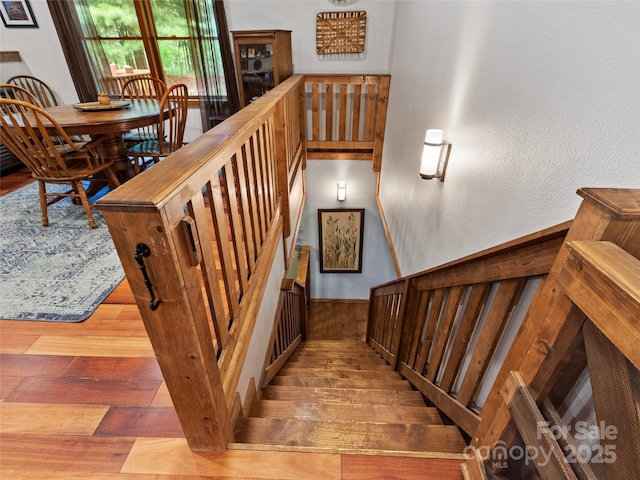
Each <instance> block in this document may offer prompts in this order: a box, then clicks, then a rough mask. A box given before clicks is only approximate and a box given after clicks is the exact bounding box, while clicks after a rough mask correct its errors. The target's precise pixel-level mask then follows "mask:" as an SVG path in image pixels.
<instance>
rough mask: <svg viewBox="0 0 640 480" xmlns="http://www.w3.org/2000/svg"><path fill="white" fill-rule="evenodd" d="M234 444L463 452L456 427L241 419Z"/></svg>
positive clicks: (460, 437)
mask: <svg viewBox="0 0 640 480" xmlns="http://www.w3.org/2000/svg"><path fill="white" fill-rule="evenodd" d="M235 438H236V441H237V442H241V443H253V444H264V445H288V446H304V447H320V448H343V449H370V450H394V451H403V452H443V453H462V451H463V449H464V448H465V446H466V444H465V442H464V440H463V438H462V435H461V434H460V432H459V430H458V429H457V427H455V426H452V425H422V424H403V423H388V424H381V423H359V422H319V421H310V420H290V419H289V420H287V419H281V418H253V417H248V418H247V417H240V418H238V421H237V422H236V428H235Z"/></svg>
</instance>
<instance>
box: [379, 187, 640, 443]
mask: <svg viewBox="0 0 640 480" xmlns="http://www.w3.org/2000/svg"><path fill="white" fill-rule="evenodd" d="M578 193H579V194H580V195H581V196H582V197H583V198H584V200H583V202H582V205H581V207H580V209H579V211H578V213H577V215H576V217H575V219H574V220H573V221H572V222H571V224H570V228H569V229H568V230H566V227H567V225H566V224H565V225H563V226H560V227H557V228H552V229H550V230H547V231H543V232H540V233H538V234H534V235H532V236H529V237H525V238H523V239H521V240H519V241H514V242H510V243H508V244H505V245H503V246H500V247H496V248H494V249H490V250H489V251H485V252H481V253H479V254H476V255H473V256H471V257H467V258H465V259H462V260H459V261H456V262H452V263H450V264H447V265H444V266H442V267H438V268H434V269H431V270H428V271H426V272H422V273H419V274H416V275H413V276H410V277H406V278H404V279H400V280H398V281H395V282H390V283H388V284H385V285H382V286H380V287H376V288H374V289H372V292H371V300H370V315H369V324H368V335H367V336H368V341H369V343H370V344H371V345H373V346H374V348H376V350H378V351H379V352H380V353H381V354H382V355H383V356H384V357H385V358H386V359H387V361H388V362H389V363H391V364H392V365H394V366H395V367H396V369H397V370H398V371H399V372H400V373H401V374H402V375H403V376H405V377H406V378H407V379H408V380H409V381H410V382H411V383H412V384H413V385H414V386H416V388H418V389H419V390H420V391H421V392H422V393H423V394H424V395H425V396H426V397H428V398H429V399H430V400H431V401H432V402H433V403H434V404H435V405H436V406H437V407H438V408H440V409H441V410H442V411H443V412H444V413H445V414H446V415H448V416H449V417H450V418H451V419H452V420H453V421H454V422H455V423H456V424H457V425H458V426H459V427H460V428H462V429H463V430H464V431H466V432H467V433H468V434H469V435H470V436H471V437H472V444H473V445H475V446H479V445H493V444H494V443H495V442H497V441H498V440H500V438H501V436H502V434H503V433H504V432H505V430H506V427H507V424H508V422H509V420H510V418H511V416H510V414H509V410H508V406H507V405H506V403H505V401H504V399H503V397H502V393H501V389H502V386H503V385H504V384H505V381H506V380H507V377H508V376H509V375H510V372H512V371H517V372H520V374H521V376H522V378H523V381H524V382H525V383H526V384H530V383H531V382H532V381H533V380H534V378H535V383H534V384H533V388H534V390H535V392H536V399H537V400H539V399H540V398H544V396H546V395H547V394H548V393H549V391H550V390H551V389H552V388H555V385H556V379H557V375H558V371H559V370H558V366H559V365H560V364H561V362H563V361H564V360H566V359H565V358H564V357H563V356H562V355H559V354H558V351H559V350H561V349H562V348H563V346H562V345H561V344H557V343H556V340H557V339H558V336H559V334H560V332H561V331H567V330H571V329H574V331H575V329H576V328H577V327H576V324H577V323H578V322H576V319H581V318H582V317H581V314H580V313H579V312H578V311H577V310H576V307H575V306H573V304H572V302H571V300H570V299H569V297H568V296H567V295H566V294H565V293H564V290H563V288H562V286H561V284H560V277H559V272H560V270H561V268H562V266H563V264H564V262H565V260H566V259H567V255H568V249H566V248H561V247H562V245H563V244H565V243H566V242H569V241H576V240H589V241H592V240H598V241H600V240H601V241H610V242H613V243H615V244H616V245H618V246H619V247H620V248H622V249H624V250H625V251H626V252H627V253H628V254H629V255H630V256H632V257H635V258H640V209H639V208H638V206H639V205H640V190H622V189H581V190H579V191H578ZM536 277H537V278H542V281H540V282H539V281H538V280H537V279H536ZM528 284H529V285H531V286H533V288H535V284H538V287H537V288H535V294H534V295H525V296H523V295H522V293H523V291H525V290H527V289H528V288H529V285H528ZM527 296H529V297H531V296H533V298H532V300H530V301H529V299H527V298H525V297H527ZM523 299H524V300H526V304H521V302H522V301H523ZM609 300H612V299H609ZM526 307H528V308H526ZM522 310H525V311H526V312H527V313H526V315H523V317H524V319H523V321H522V324H521V326H520V327H519V328H518V329H517V334H515V336H514V338H513V337H510V338H507V335H504V332H505V326H506V325H507V324H508V322H509V321H514V318H515V317H516V315H514V314H513V312H517V311H522ZM510 317H511V319H510ZM563 336H566V335H563ZM574 336H575V335H574ZM574 336H573V337H574ZM573 337H572V336H570V335H569V337H568V338H573ZM497 351H501V352H506V354H505V355H503V356H501V358H497V357H498V356H497V355H496V358H494V354H495V353H496V352H497ZM496 362H497V365H496V364H495V363H496ZM491 363H493V365H492V368H493V370H492V371H493V372H495V371H497V374H495V373H494V374H492V375H491V376H490V377H489V376H488V375H487V369H488V367H489V365H490V364H491ZM560 371H562V369H560ZM563 373H564V377H563V381H562V382H561V383H562V384H563V385H569V386H572V385H573V384H575V381H576V379H577V376H578V375H579V374H580V373H581V370H580V368H571V369H565V370H564V371H563ZM485 376H486V377H487V378H484V377H485ZM487 382H488V384H487ZM481 386H482V388H483V389H485V390H489V392H488V394H487V395H486V400H485V401H484V402H483V404H482V405H481V406H479V405H477V404H476V403H475V400H476V398H477V396H478V392H479V390H480V388H481Z"/></svg>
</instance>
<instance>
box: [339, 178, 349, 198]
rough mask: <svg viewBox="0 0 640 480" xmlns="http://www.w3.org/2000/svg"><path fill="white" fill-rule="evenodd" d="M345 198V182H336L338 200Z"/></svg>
mask: <svg viewBox="0 0 640 480" xmlns="http://www.w3.org/2000/svg"><path fill="white" fill-rule="evenodd" d="M346 199H347V182H342V181H340V182H338V201H339V202H344V201H345V200H346Z"/></svg>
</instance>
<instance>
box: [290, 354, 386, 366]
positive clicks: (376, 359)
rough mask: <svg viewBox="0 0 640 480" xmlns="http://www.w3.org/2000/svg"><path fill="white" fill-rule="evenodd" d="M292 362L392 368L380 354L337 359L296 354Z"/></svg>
mask: <svg viewBox="0 0 640 480" xmlns="http://www.w3.org/2000/svg"><path fill="white" fill-rule="evenodd" d="M291 362H295V363H300V362H308V363H334V364H346V365H350V364H354V363H359V364H362V365H365V364H369V365H388V366H389V367H390V366H391V365H389V364H388V363H387V362H386V360H385V359H384V358H382V357H381V356H380V355H378V354H366V355H362V354H352V355H351V354H350V355H337V356H335V357H330V356H327V355H321V354H317V355H316V354H314V355H308V354H298V353H294V354H293V355H291V357H289V360H288V363H291Z"/></svg>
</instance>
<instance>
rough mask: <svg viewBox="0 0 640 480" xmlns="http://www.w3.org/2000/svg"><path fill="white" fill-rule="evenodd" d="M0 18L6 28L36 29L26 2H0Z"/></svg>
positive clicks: (22, 0) (36, 25) (23, 0)
mask: <svg viewBox="0 0 640 480" xmlns="http://www.w3.org/2000/svg"><path fill="white" fill-rule="evenodd" d="M0 16H2V23H4V26H5V27H7V28H14V27H16V28H18V27H31V28H37V27H38V24H37V23H36V18H35V17H34V16H33V11H31V5H29V1H28V0H0Z"/></svg>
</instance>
